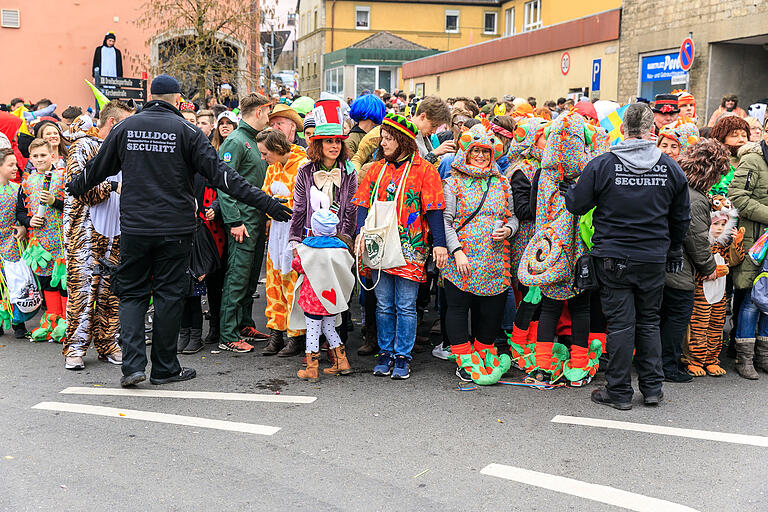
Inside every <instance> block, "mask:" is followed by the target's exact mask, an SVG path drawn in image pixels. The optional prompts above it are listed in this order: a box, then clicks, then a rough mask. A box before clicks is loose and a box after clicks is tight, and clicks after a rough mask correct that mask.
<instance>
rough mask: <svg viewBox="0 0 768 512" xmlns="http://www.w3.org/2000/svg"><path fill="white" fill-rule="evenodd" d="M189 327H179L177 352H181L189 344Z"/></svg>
mask: <svg viewBox="0 0 768 512" xmlns="http://www.w3.org/2000/svg"><path fill="white" fill-rule="evenodd" d="M189 331H190V329H189V327H182V328H181V329H179V339H178V341H176V353H177V354H181V353H183V352H184V349H185V348H187V345H189Z"/></svg>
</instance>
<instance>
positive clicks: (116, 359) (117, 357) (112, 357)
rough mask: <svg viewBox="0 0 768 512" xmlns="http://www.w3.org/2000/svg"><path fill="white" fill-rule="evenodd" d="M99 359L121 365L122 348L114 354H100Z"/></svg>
mask: <svg viewBox="0 0 768 512" xmlns="http://www.w3.org/2000/svg"><path fill="white" fill-rule="evenodd" d="M99 360H101V361H106V362H108V363H112V364H114V365H116V366H120V365H121V364H123V352H122V351H121V350H118V351H117V352H115V353H114V354H109V355H106V356H103V355H101V354H99Z"/></svg>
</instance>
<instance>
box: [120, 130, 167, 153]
mask: <svg viewBox="0 0 768 512" xmlns="http://www.w3.org/2000/svg"><path fill="white" fill-rule="evenodd" d="M126 136H127V137H128V142H127V143H126V146H125V149H126V150H128V151H148V152H151V153H175V152H176V134H175V133H173V132H155V131H145V130H126Z"/></svg>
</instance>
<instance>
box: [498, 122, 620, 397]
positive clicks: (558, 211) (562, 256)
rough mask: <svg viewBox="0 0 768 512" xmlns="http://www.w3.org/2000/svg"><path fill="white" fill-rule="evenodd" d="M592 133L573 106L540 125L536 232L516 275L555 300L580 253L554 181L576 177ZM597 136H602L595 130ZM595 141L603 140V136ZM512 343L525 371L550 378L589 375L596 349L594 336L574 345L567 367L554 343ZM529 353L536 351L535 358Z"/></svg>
mask: <svg viewBox="0 0 768 512" xmlns="http://www.w3.org/2000/svg"><path fill="white" fill-rule="evenodd" d="M595 133H596V130H595V127H594V126H591V125H588V124H587V123H586V122H585V120H584V118H583V117H582V116H581V115H579V114H578V113H576V112H575V111H570V112H567V113H565V114H563V115H561V116H559V117H558V118H557V119H556V120H555V121H554V122H553V123H552V124H551V125H550V126H549V127H548V128H547V130H546V137H547V145H546V148H545V150H544V155H543V157H542V161H541V166H542V170H541V177H540V179H539V184H538V185H539V189H538V197H537V205H536V233H535V234H534V236H533V238H532V239H531V241H530V242H529V244H528V246H527V247H526V249H525V251H524V253H523V257H522V259H521V261H520V266H519V268H518V274H517V275H518V279H519V280H520V282H521V283H522V284H524V285H526V286H529V287H539V288H540V289H541V293H542V294H543V296H545V297H548V298H550V299H554V300H558V301H564V300H567V299H570V298H572V297H575V296H576V292H575V291H574V289H573V268H574V265H575V264H576V260H578V258H580V257H581V256H582V255H583V254H584V253H585V246H584V242H583V241H582V239H581V237H580V236H579V232H578V219H577V218H575V217H574V215H573V214H571V213H570V212H569V211H568V210H567V209H566V207H565V199H564V198H563V196H562V195H561V194H560V191H559V189H558V186H559V184H560V182H561V181H562V180H563V179H576V178H578V176H579V175H580V174H581V171H582V170H583V169H584V166H585V165H586V164H587V162H588V160H589V158H590V154H589V152H590V146H591V145H592V143H593V141H595V140H596V138H595ZM606 135H607V134H606ZM597 139H599V140H602V138H601V135H598V137H597ZM601 144H602V145H603V146H604V143H603V142H601ZM591 156H596V153H593V154H592V155H591ZM512 345H513V346H512V350H513V355H515V352H517V353H518V354H522V355H526V357H522V358H520V359H522V362H523V363H525V364H526V366H525V369H526V371H528V372H533V371H535V370H543V371H545V372H548V373H549V374H550V375H551V378H552V381H555V380H557V379H558V378H560V376H562V375H564V376H565V377H566V378H567V379H568V380H569V381H572V382H573V381H579V380H582V379H584V378H587V376H594V374H595V373H596V372H597V364H598V359H599V357H600V355H601V354H602V344H601V343H600V341H599V340H598V339H592V340H588V346H587V347H586V348H585V347H578V349H579V354H578V355H579V358H578V360H579V363H578V367H577V368H573V367H572V366H571V364H570V354H569V351H568V349H567V348H566V347H565V346H564V345H562V344H560V343H554V344H553V343H551V342H548V343H543V342H539V341H538V340H537V343H536V348H535V351H531V350H530V346H519V345H517V344H514V343H513V344H512ZM516 345H517V346H516ZM573 347H574V348H575V347H577V346H576V345H574V346H573ZM550 350H551V357H550V355H549V352H550ZM535 354H539V355H540V356H541V357H538V358H537V357H535ZM537 359H538V361H537ZM542 365H543V366H542Z"/></svg>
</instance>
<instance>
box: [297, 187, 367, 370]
mask: <svg viewBox="0 0 768 512" xmlns="http://www.w3.org/2000/svg"><path fill="white" fill-rule="evenodd" d="M312 192H313V193H312V203H313V205H312V208H313V210H314V213H313V214H312V218H311V225H312V236H308V237H306V238H304V240H303V241H302V243H300V244H298V245H297V246H296V247H295V250H296V256H295V257H294V259H293V268H294V270H296V272H298V273H299V279H298V281H296V287H295V288H294V294H293V304H292V305H291V312H290V317H289V321H288V328H289V329H296V330H298V329H306V330H307V349H306V350H307V353H306V355H307V358H306V367H305V368H304V369H302V370H299V371H298V372H297V374H296V375H297V376H298V377H299V378H300V379H302V380H308V381H310V382H317V381H318V380H319V374H318V362H319V358H320V335H321V334H324V335H325V338H326V339H327V340H328V345H329V347H330V350H331V351H333V355H334V357H333V364H332V366H331V367H330V368H324V369H323V373H325V374H327V375H348V374H350V373H352V369H351V367H350V366H349V361H348V360H347V354H346V349H345V346H344V345H343V344H342V342H341V337H340V336H339V334H338V333H337V332H336V324H337V323H340V322H337V320H339V321H340V316H339V314H340V313H342V312H343V311H346V310H347V309H348V306H347V303H348V302H349V298H350V296H351V295H352V290H353V288H354V287H355V276H354V274H353V273H352V265H353V264H354V262H355V260H354V258H353V257H352V255H351V254H350V252H349V247H348V246H347V245H346V244H345V243H344V242H342V241H341V239H339V238H338V237H337V236H336V226H337V225H338V224H339V218H338V217H337V216H336V214H335V213H333V212H331V211H330V210H329V209H328V208H329V206H330V200H329V199H328V196H327V195H326V194H324V193H322V192H320V191H317V192H315V190H313V191H312ZM302 312H303V315H302Z"/></svg>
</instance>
